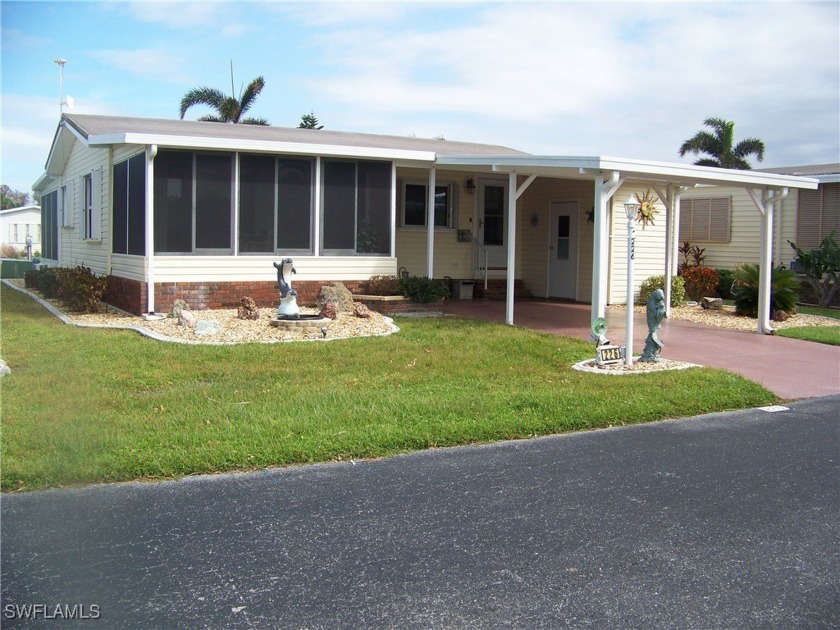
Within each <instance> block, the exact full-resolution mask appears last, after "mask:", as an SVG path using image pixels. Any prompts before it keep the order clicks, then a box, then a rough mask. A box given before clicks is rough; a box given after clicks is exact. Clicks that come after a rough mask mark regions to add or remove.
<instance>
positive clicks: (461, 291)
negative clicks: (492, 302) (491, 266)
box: [458, 280, 475, 300]
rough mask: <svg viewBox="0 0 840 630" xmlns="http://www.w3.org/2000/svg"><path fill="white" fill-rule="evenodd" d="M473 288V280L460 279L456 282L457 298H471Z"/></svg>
mask: <svg viewBox="0 0 840 630" xmlns="http://www.w3.org/2000/svg"><path fill="white" fill-rule="evenodd" d="M474 288H475V280H461V281H460V282H459V283H458V299H459V300H471V299H473V289H474Z"/></svg>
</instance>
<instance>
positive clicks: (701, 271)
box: [682, 265, 720, 302]
mask: <svg viewBox="0 0 840 630" xmlns="http://www.w3.org/2000/svg"><path fill="white" fill-rule="evenodd" d="M682 279H683V281H684V282H685V292H686V293H687V294H688V297H690V298H691V299H692V300H694V301H695V302H699V301H700V300H702V299H703V298H704V297H712V296H714V294H715V293H716V292H717V288H718V284H719V283H720V276H719V275H718V274H717V271H715V270H714V269H710V268H709V267H701V266H699V265H698V266H694V267H687V268H686V269H684V270H683V273H682Z"/></svg>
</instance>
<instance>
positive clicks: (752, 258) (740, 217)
mask: <svg viewBox="0 0 840 630" xmlns="http://www.w3.org/2000/svg"><path fill="white" fill-rule="evenodd" d="M798 192H799V191H796V190H792V191H790V194H789V195H788V196H787V197H786V198H785V199H783V200H782V204H781V208H780V209H779V208H777V209H776V210H775V211H774V216H773V222H774V230H773V232H774V237H773V260H774V261H775V263H776V264H779V263H784V264H789V263H790V260H791V253H792V251H793V250H791V248H790V245H788V244H787V241H788V240H793V239H794V231H795V224H796V205H797V194H798ZM756 194H757V196H759V197H760V196H761V192H760V191H757V192H756ZM710 197H711V198H722V197H725V198H729V199H731V200H732V201H731V204H732V205H731V213H730V214H731V220H730V235H729V242H728V243H716V242H711V241H703V240H692V241H691V244H692V245H697V246H699V247H701V248H704V249H705V250H706V251H705V252H704V254H705V256H706V258H705V260H704V261H703V264H704V265H705V266H706V267H711V268H713V269H715V268H725V269H734V268H735V267H736V266H737V265H740V264H743V263H745V262H747V263H754V264H755V263H758V261H759V253H760V250H761V213H760V212H759V210H758V208H757V207H756V205H755V203H754V202H753V200H752V198H751V197H750V196H749V194H748V193H747V192H746V191H745V190H744V189H742V188H726V187H711V186H710V187H700V188H698V189H697V190H692V191H687V192H685V193H683V195H682V198H681V201H680V204H681V205H682V203H683V202H684V200H691V199H695V198H703V199H708V198H710ZM777 205H778V204H777ZM680 224H681V225H680V234H681V235H683V234H684V232H683V230H682V217H681V218H680ZM679 241H680V244H682V242H683V241H684V239H682V238H681V239H679ZM679 260H680V262H681V261H682V256H679Z"/></svg>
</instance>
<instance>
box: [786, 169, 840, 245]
mask: <svg viewBox="0 0 840 630" xmlns="http://www.w3.org/2000/svg"><path fill="white" fill-rule="evenodd" d="M832 230H837V234H836V235H835V236H837V237H838V238H840V184H820V186H819V188H818V189H817V190H800V191H799V205H798V208H797V213H796V245H797V246H798V247H799V248H800V249H803V250H805V251H808V250H810V249H816V248H817V247H819V246H820V243H821V242H822V240H823V239H824V238H825V237H826V236H828V235H829V234H830V233H831V231H832Z"/></svg>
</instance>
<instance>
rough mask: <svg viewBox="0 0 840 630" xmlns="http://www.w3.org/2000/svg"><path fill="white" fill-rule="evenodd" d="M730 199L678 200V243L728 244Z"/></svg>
mask: <svg viewBox="0 0 840 630" xmlns="http://www.w3.org/2000/svg"><path fill="white" fill-rule="evenodd" d="M731 208H732V199H731V197H706V198H696V199H686V198H682V199H680V234H679V239H680V241H701V242H704V241H705V242H710V243H728V242H729V240H730V231H729V226H730V216H731Z"/></svg>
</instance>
